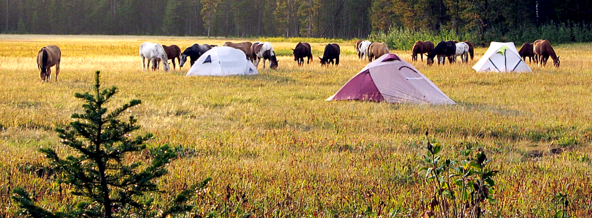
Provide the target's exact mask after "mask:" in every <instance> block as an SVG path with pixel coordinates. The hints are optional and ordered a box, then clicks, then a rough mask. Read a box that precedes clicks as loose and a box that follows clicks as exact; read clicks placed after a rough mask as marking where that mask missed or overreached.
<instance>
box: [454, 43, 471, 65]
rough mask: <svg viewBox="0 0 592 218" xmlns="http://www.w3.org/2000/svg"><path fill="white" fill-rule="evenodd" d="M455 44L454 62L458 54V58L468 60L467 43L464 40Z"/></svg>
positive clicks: (463, 60)
mask: <svg viewBox="0 0 592 218" xmlns="http://www.w3.org/2000/svg"><path fill="white" fill-rule="evenodd" d="M455 46H456V52H455V54H454V59H453V60H454V61H453V62H456V56H457V55H460V60H461V61H462V62H463V63H465V62H469V44H467V43H465V42H459V43H456V44H455Z"/></svg>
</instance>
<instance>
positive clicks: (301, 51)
mask: <svg viewBox="0 0 592 218" xmlns="http://www.w3.org/2000/svg"><path fill="white" fill-rule="evenodd" d="M292 54H294V61H297V62H298V66H302V65H303V64H304V57H307V58H308V59H307V60H306V63H307V64H310V61H311V60H313V59H314V58H313V57H312V52H311V49H310V44H308V43H307V42H299V43H298V44H297V45H296V48H294V49H292Z"/></svg>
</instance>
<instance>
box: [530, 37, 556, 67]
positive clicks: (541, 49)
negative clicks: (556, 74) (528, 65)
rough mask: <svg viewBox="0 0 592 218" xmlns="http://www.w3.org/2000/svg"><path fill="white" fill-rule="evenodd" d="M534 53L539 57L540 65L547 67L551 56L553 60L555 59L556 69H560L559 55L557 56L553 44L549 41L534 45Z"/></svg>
mask: <svg viewBox="0 0 592 218" xmlns="http://www.w3.org/2000/svg"><path fill="white" fill-rule="evenodd" d="M534 52H535V54H536V56H538V60H539V62H538V65H539V66H541V65H543V66H545V65H547V60H548V59H549V56H551V58H553V65H554V66H555V67H559V64H560V61H559V56H557V54H555V50H554V49H553V47H551V43H549V41H547V40H537V41H535V43H534Z"/></svg>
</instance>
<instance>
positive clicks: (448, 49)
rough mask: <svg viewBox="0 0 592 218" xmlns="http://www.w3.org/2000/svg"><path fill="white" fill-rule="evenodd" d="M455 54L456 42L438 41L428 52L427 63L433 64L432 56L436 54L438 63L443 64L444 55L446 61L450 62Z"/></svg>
mask: <svg viewBox="0 0 592 218" xmlns="http://www.w3.org/2000/svg"><path fill="white" fill-rule="evenodd" d="M455 54H456V44H455V43H454V42H453V41H440V42H439V43H438V45H436V47H435V48H434V50H433V51H432V52H430V54H428V60H427V64H428V65H432V64H434V57H436V56H438V65H440V63H442V65H444V63H445V62H446V57H448V62H449V63H452V58H453V57H454V55H455Z"/></svg>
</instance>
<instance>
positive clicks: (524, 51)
mask: <svg viewBox="0 0 592 218" xmlns="http://www.w3.org/2000/svg"><path fill="white" fill-rule="evenodd" d="M518 54H520V57H522V60H524V61H526V58H528V62H529V63H532V59H534V48H533V44H532V43H528V42H525V43H524V44H522V47H520V50H519V51H518Z"/></svg>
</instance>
